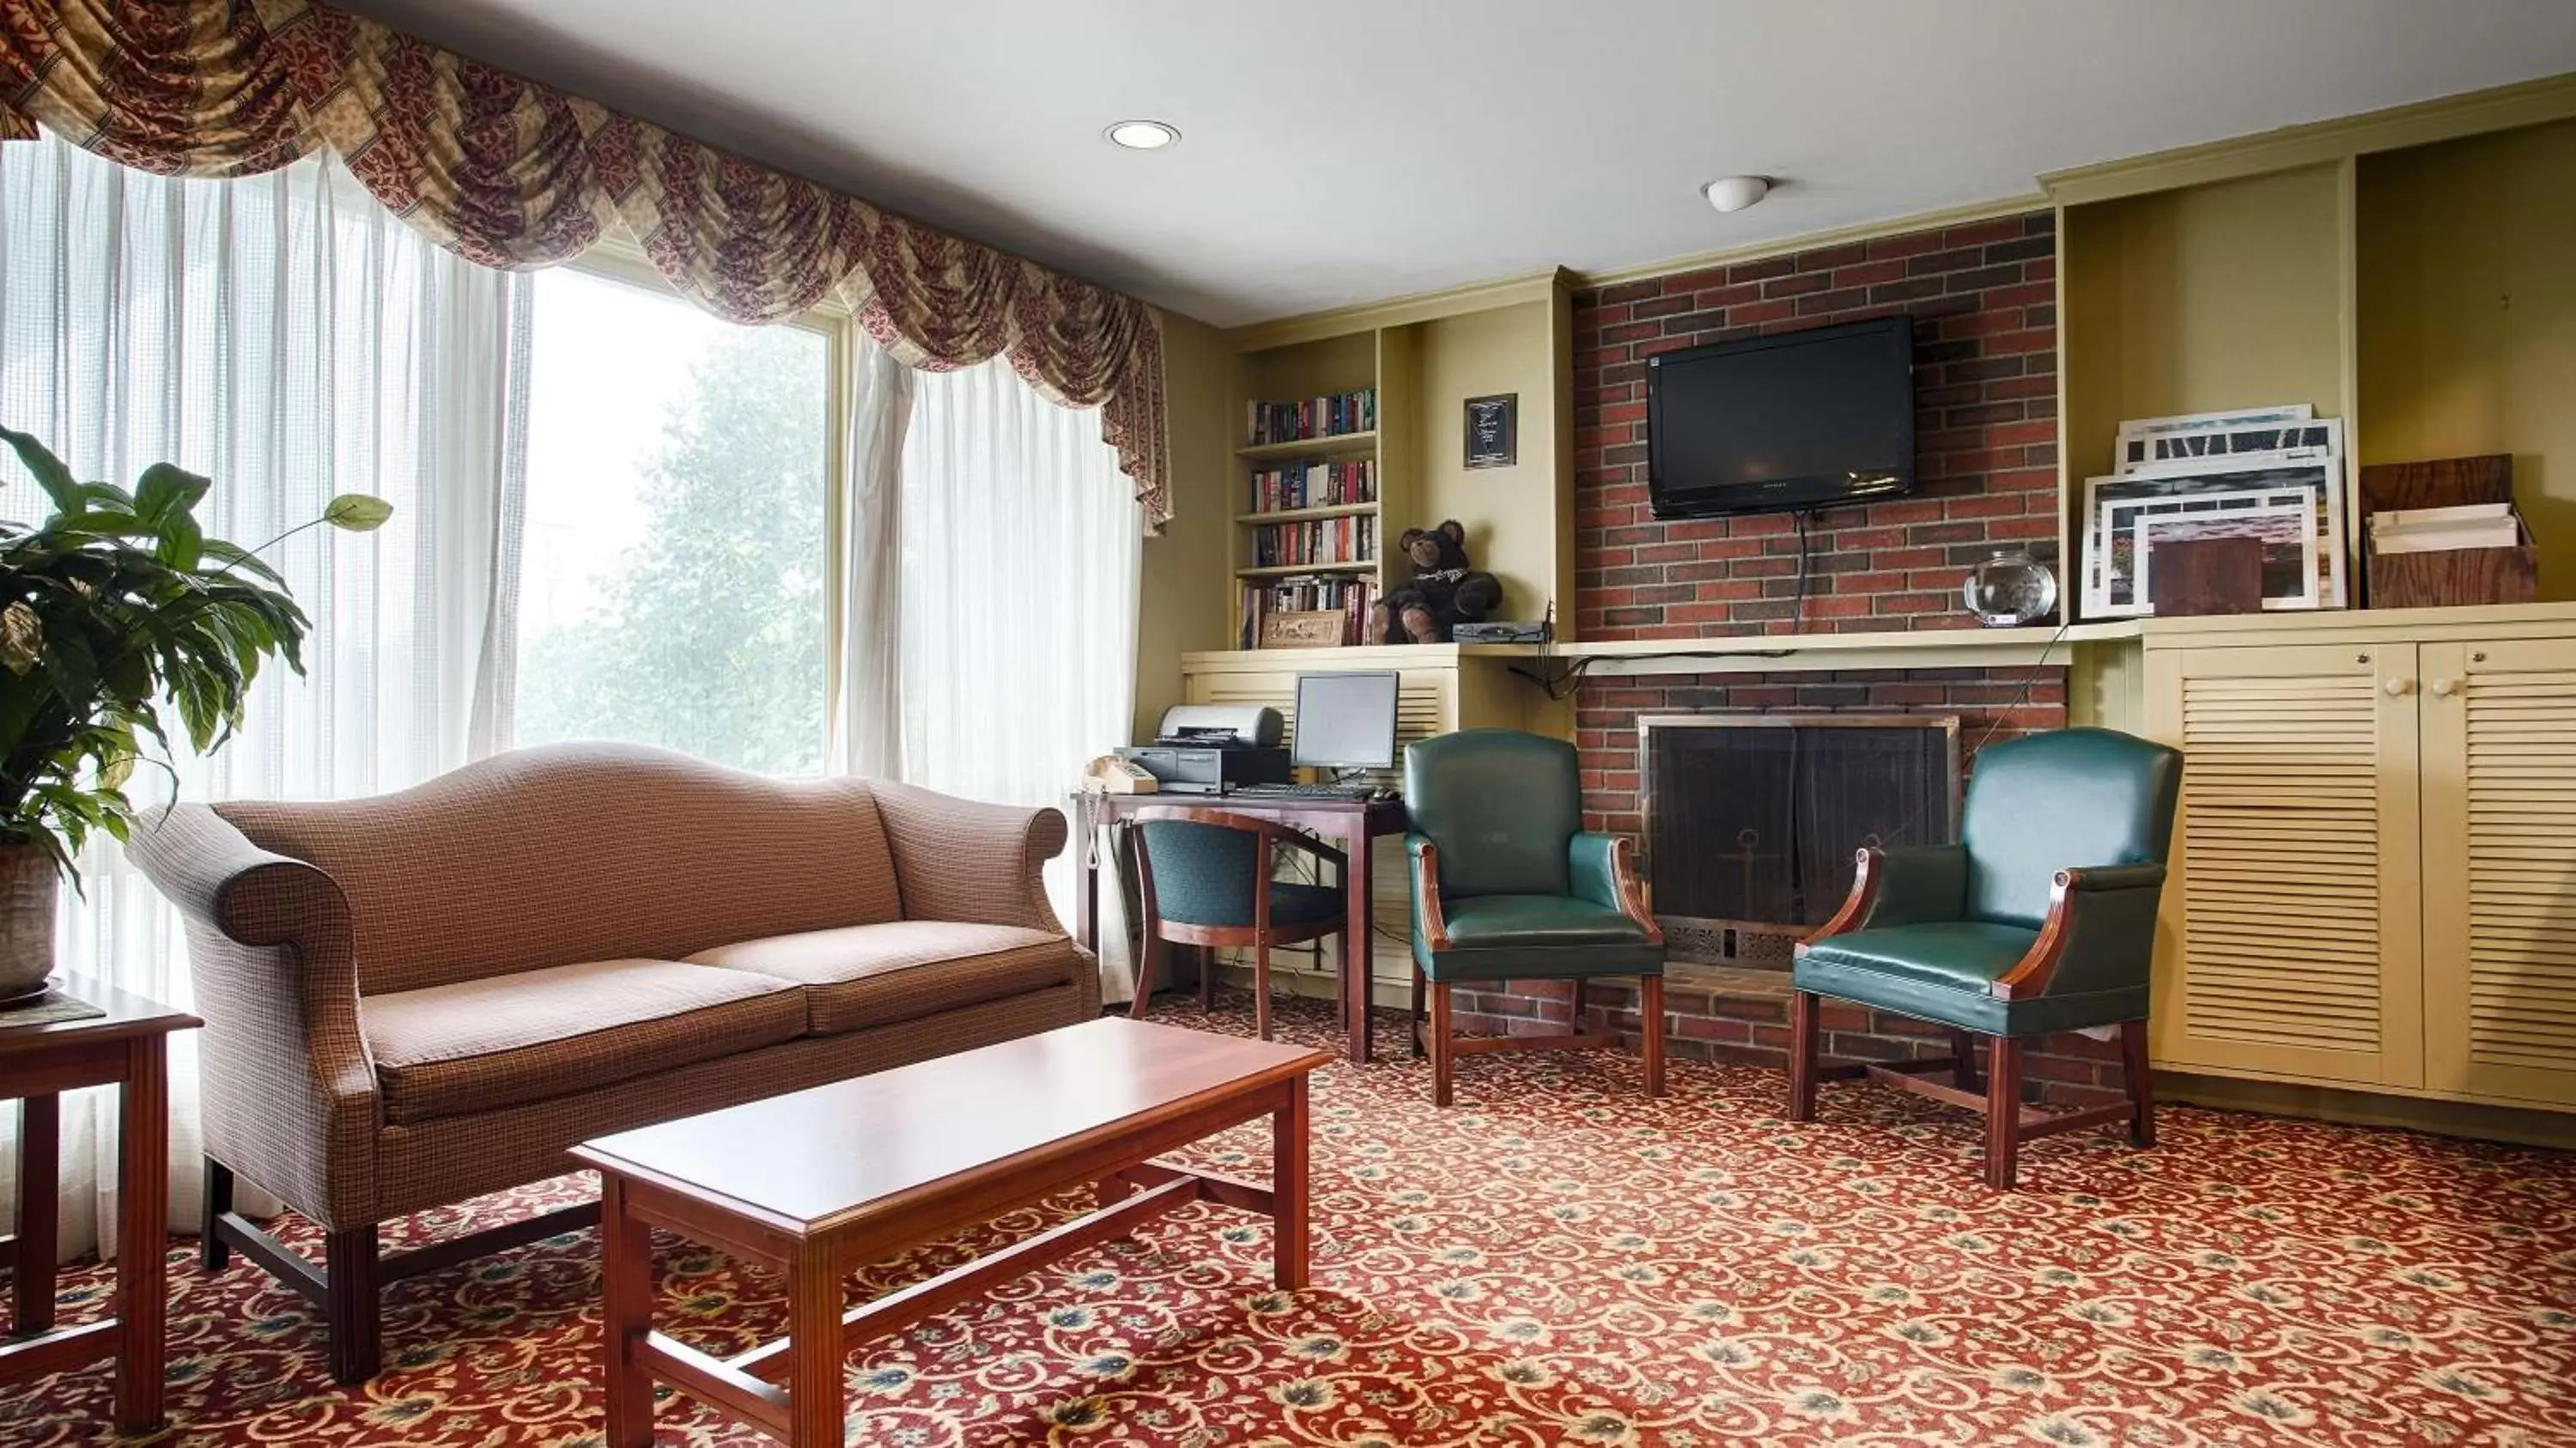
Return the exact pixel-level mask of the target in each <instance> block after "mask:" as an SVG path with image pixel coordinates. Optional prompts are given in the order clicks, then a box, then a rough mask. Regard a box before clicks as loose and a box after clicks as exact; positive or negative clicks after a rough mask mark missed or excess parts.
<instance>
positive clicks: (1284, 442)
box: [1231, 328, 1401, 648]
mask: <svg viewBox="0 0 2576 1448" xmlns="http://www.w3.org/2000/svg"><path fill="white" fill-rule="evenodd" d="M1387 371H1388V368H1387V366H1386V358H1385V356H1384V348H1383V347H1382V346H1381V345H1380V338H1379V335H1378V332H1377V330H1376V329H1374V328H1372V329H1366V330H1360V331H1354V332H1351V333H1345V334H1341V335H1336V336H1327V337H1322V338H1317V339H1314V340H1310V341H1301V342H1294V343H1289V344H1286V345H1283V346H1277V347H1270V348H1265V349H1261V350H1258V351H1253V352H1250V353H1247V354H1245V355H1244V356H1243V357H1242V358H1241V366H1240V368H1239V371H1238V376H1237V393H1236V399H1235V409H1234V413H1235V437H1236V441H1237V443H1238V446H1237V447H1236V449H1235V467H1234V469H1233V479H1232V485H1233V488H1234V498H1233V518H1234V522H1233V528H1232V532H1233V534H1234V541H1233V551H1232V579H1231V581H1232V584H1233V588H1234V619H1235V630H1234V632H1235V643H1236V646H1237V647H1240V648H1258V647H1261V646H1262V639H1263V637H1264V633H1265V629H1267V628H1268V627H1270V626H1271V624H1272V621H1273V619H1274V617H1275V616H1277V615H1282V614H1307V615H1320V614H1324V613H1328V612H1335V611H1338V612H1339V613H1340V614H1341V615H1342V619H1341V622H1340V626H1339V635H1340V642H1341V643H1342V644H1343V645H1344V646H1346V647H1347V646H1353V645H1359V644H1366V643H1373V642H1375V640H1374V639H1373V638H1372V637H1370V629H1371V616H1372V614H1373V611H1374V609H1375V606H1376V604H1377V602H1378V600H1380V599H1382V598H1383V597H1385V582H1386V580H1385V566H1384V563H1383V556H1384V551H1385V550H1384V539H1383V536H1382V531H1383V530H1382V528H1381V520H1382V517H1383V515H1384V509H1385V502H1386V487H1387V476H1386V471H1387V470H1386V465H1385V456H1384V451H1383V445H1384V443H1385V442H1386V440H1387V439H1388V437H1389V435H1390V430H1389V428H1388V427H1387V424H1386V420H1385V408H1386V405H1387V401H1388V398H1387V392H1386V388H1385V382H1386V377H1387ZM1398 391H1399V393H1400V392H1401V387H1400V386H1399V388H1398ZM1282 433H1288V434H1297V435H1290V436H1280V434H1282ZM1303 623H1304V625H1305V628H1304V630H1303V634H1302V636H1303V637H1304V638H1305V639H1307V640H1308V641H1309V646H1311V643H1312V641H1313V640H1314V639H1315V638H1316V635H1317V630H1318V629H1319V628H1323V627H1324V625H1326V624H1328V623H1329V620H1320V619H1315V618H1308V619H1305V620H1303Z"/></svg>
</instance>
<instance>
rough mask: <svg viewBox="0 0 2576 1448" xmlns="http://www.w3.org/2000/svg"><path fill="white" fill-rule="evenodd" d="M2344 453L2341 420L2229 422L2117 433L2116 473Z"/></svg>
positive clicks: (2126, 429) (2125, 430) (2326, 418)
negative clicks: (2265, 456)
mask: <svg viewBox="0 0 2576 1448" xmlns="http://www.w3.org/2000/svg"><path fill="white" fill-rule="evenodd" d="M2342 451H2343V419H2342V418H2339V417H2315V418H2306V419H2291V420H2285V421H2268V422H2232V421H2231V422H2227V423H2223V424H2218V425H2213V426H2208V427H2192V428H2186V429H2183V430H2180V431H2169V432H2153V433H2144V432H2137V433H2133V432H2131V431H2129V429H2128V427H2127V426H2123V427H2122V428H2121V430H2120V452H2119V459H2120V460H2119V465H2118V467H2117V471H2119V472H2124V473H2126V472H2135V471H2136V470H2137V469H2139V468H2147V467H2155V466H2157V465H2159V464H2162V463H2183V462H2207V461H2212V460H2222V459H2226V458H2232V457H2241V456H2245V455H2248V454H2254V453H2280V454H2283V455H2284V456H2287V457H2310V456H2316V455H2319V454H2323V453H2340V452H2342Z"/></svg>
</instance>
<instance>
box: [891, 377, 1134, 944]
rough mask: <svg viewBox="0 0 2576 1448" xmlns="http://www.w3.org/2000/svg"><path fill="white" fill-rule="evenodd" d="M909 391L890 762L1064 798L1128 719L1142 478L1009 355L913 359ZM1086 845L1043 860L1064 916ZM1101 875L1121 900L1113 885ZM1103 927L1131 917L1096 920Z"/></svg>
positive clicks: (1116, 935)
mask: <svg viewBox="0 0 2576 1448" xmlns="http://www.w3.org/2000/svg"><path fill="white" fill-rule="evenodd" d="M911 392H912V396H911V399H910V413H911V416H910V426H909V427H908V428H907V429H905V431H904V432H903V434H902V436H903V449H902V465H901V469H900V472H901V481H900V484H899V486H898V489H897V499H896V507H897V509H898V510H899V513H900V526H899V527H898V528H897V529H896V530H895V531H896V533H897V534H898V535H899V538H900V545H899V547H900V554H901V566H900V571H899V576H900V587H899V589H898V590H897V592H898V594H899V598H898V601H897V604H896V612H897V615H898V619H897V623H896V626H895V628H894V630H893V633H894V635H895V637H896V638H897V639H898V646H897V649H896V652H897V655H898V657H899V661H900V663H899V666H900V668H901V671H902V672H901V678H900V682H899V684H898V685H897V686H896V687H895V688H894V689H893V690H892V693H893V694H894V695H895V696H897V698H898V700H899V705H900V709H901V721H900V726H899V729H898V731H897V732H898V734H899V738H900V760H901V768H900V774H901V777H902V778H903V779H905V780H907V781H909V782H911V783H914V784H918V785H922V786H924V787H926V788H930V789H938V790H944V791H947V792H949V793H951V794H959V795H964V796H967V797H969V798H972V799H987V800H996V801H1000V802H1003V803H1008V804H1026V805H1053V806H1056V807H1058V808H1063V807H1064V806H1065V801H1066V796H1067V794H1068V793H1069V792H1070V791H1071V790H1072V788H1073V786H1074V784H1075V782H1076V781H1077V780H1079V779H1080V778H1081V777H1082V767H1083V765H1084V764H1086V763H1087V762H1089V761H1090V760H1091V759H1092V757H1093V756H1095V755H1100V754H1105V753H1107V752H1108V751H1109V750H1110V749H1112V748H1114V747H1116V746H1117V745H1120V744H1123V743H1126V742H1127V734H1128V731H1129V729H1130V728H1131V727H1132V718H1133V714H1132V711H1133V709H1134V701H1135V693H1136V588H1137V569H1138V566H1139V563H1140V561H1141V549H1142V540H1143V536H1144V535H1143V522H1142V519H1141V518H1140V516H1139V514H1138V509H1137V504H1136V497H1135V489H1134V488H1133V487H1131V486H1130V485H1129V484H1128V481H1127V479H1126V478H1125V477H1124V476H1122V475H1121V474H1120V473H1119V471H1118V457H1117V454H1116V453H1115V452H1113V451H1112V450H1111V449H1110V448H1108V447H1107V446H1106V445H1104V444H1103V443H1102V442H1101V441H1100V426H1099V420H1098V419H1097V418H1096V417H1094V416H1092V415H1091V414H1090V413H1087V412H1074V411H1070V410H1068V409H1065V408H1061V407H1057V406H1055V405H1054V404H1052V403H1050V402H1048V401H1047V400H1046V399H1044V398H1042V397H1040V396H1039V395H1038V394H1037V392H1036V391H1035V390H1034V389H1033V388H1031V387H1030V386H1029V385H1028V384H1027V383H1026V382H1024V381H1022V380H1021V378H1020V376H1019V374H1018V373H1016V372H1014V371H1012V370H1011V366H1010V364H1009V363H1008V362H1006V361H1004V360H1002V359H999V358H996V359H994V360H993V361H990V362H987V363H985V364H984V365H982V366H980V367H969V368H964V369H962V370H959V371H955V372H925V373H921V374H918V375H917V376H915V377H914V378H913V379H912V388H911ZM1080 846H1081V842H1079V841H1077V842H1076V843H1075V848H1074V849H1071V850H1068V851H1066V852H1065V853H1064V854H1062V855H1059V856H1057V858H1056V859H1055V860H1054V861H1053V862H1052V863H1051V864H1050V865H1049V867H1048V873H1047V886H1048V891H1049V893H1050V894H1051V895H1052V896H1053V897H1054V900H1055V905H1056V910H1057V913H1058V914H1059V915H1061V916H1062V917H1063V919H1064V921H1065V923H1066V925H1067V926H1068V928H1069V927H1070V926H1071V924H1072V922H1073V888H1074V869H1073V867H1074V862H1075V859H1076V857H1077V856H1078V854H1079V852H1080ZM1102 893H1103V895H1104V897H1105V898H1104V904H1106V905H1108V906H1110V907H1111V908H1113V909H1114V908H1115V900H1114V897H1115V895H1116V893H1117V892H1116V891H1115V890H1114V889H1113V890H1104V891H1103V892H1102ZM1114 918H1115V917H1114V916H1113V917H1112V919H1113V920H1114ZM1101 938H1102V940H1103V943H1104V945H1105V946H1114V944H1115V942H1117V941H1121V940H1123V939H1124V933H1123V931H1120V930H1118V929H1116V928H1115V927H1114V926H1113V925H1111V924H1109V923H1107V922H1104V928H1103V930H1102V932H1101ZM1111 964H1112V966H1113V968H1115V967H1117V966H1118V965H1119V962H1118V961H1117V960H1116V959H1115V958H1114V957H1113V959H1112V961H1111Z"/></svg>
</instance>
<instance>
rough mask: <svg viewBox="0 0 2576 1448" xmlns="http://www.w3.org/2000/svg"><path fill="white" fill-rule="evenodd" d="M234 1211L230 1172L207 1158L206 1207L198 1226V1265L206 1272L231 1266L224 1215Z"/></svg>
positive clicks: (231, 1251) (222, 1165) (224, 1166)
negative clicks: (223, 1227)
mask: <svg viewBox="0 0 2576 1448" xmlns="http://www.w3.org/2000/svg"><path fill="white" fill-rule="evenodd" d="M232 1209H233V1170H232V1168H231V1167H228V1166H226V1165H224V1164H223V1163H222V1162H219V1161H217V1160H215V1159H214V1158H213V1157H211V1156H210V1157H207V1158H206V1190H205V1206H204V1208H203V1209H202V1211H201V1213H200V1215H199V1218H198V1226H197V1233H198V1235H197V1266H198V1267H199V1268H201V1269H202V1270H204V1271H207V1272H221V1271H223V1270H224V1269H225V1268H226V1267H228V1266H230V1265H232V1260H233V1249H232V1244H231V1243H229V1242H227V1241H225V1240H224V1234H223V1231H222V1226H223V1220H224V1213H226V1212H229V1211H231V1210H232Z"/></svg>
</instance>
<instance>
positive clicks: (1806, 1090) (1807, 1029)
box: [1789, 990, 1816, 1121]
mask: <svg viewBox="0 0 2576 1448" xmlns="http://www.w3.org/2000/svg"><path fill="white" fill-rule="evenodd" d="M1789 1119H1790V1120H1791V1121H1813V1120H1815V1119H1816V993H1815V992H1814V991H1806V990H1802V991H1792V992H1790V994H1789Z"/></svg>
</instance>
